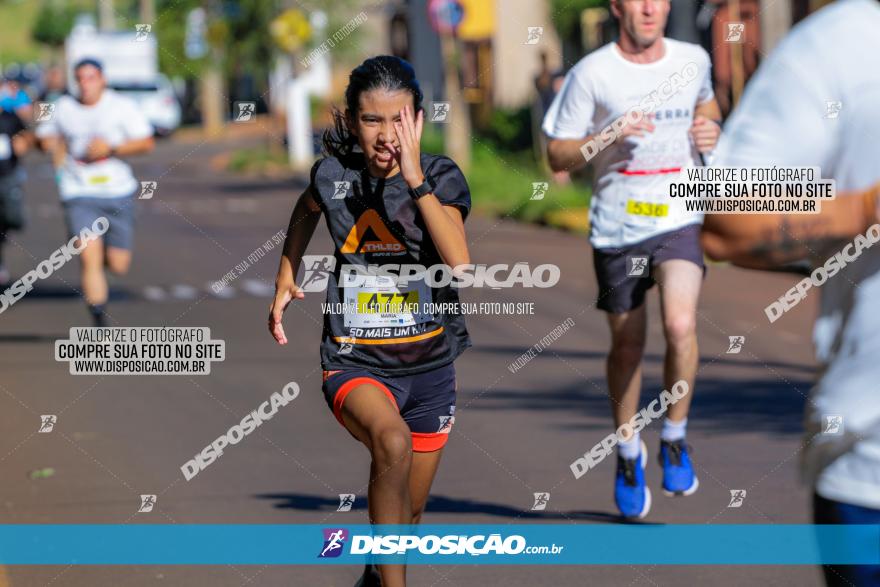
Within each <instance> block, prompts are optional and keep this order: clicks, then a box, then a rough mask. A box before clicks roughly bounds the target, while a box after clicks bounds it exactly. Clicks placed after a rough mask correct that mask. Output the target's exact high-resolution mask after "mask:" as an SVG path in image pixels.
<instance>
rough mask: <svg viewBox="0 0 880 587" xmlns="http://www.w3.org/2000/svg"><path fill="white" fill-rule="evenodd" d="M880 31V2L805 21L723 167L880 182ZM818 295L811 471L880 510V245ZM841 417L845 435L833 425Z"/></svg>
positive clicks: (731, 138)
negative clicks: (876, 62) (816, 171)
mask: <svg viewBox="0 0 880 587" xmlns="http://www.w3.org/2000/svg"><path fill="white" fill-rule="evenodd" d="M878 30H880V2H877V0H839V1H838V2H835V3H833V4H831V5H829V6H827V7H825V8H823V9H822V10H820V11H819V12H817V13H815V14H813V15H812V16H810V17H809V18H807V19H806V20H804V21H803V22H802V23H800V24H799V25H798V26H796V27H795V28H794V29H793V30H792V31H791V33H790V34H789V35H788V37H786V38H785V39H784V41H783V42H782V43H780V45H779V47H778V48H777V49H776V50H775V51H774V52H773V53H772V55H771V56H770V57H769V58H768V59H767V60H766V61H765V62H764V63H763V64H762V65H761V67H760V69H759V70H758V72H757V73H756V75H755V76H754V77H753V78H752V80H751V81H750V82H749V84H748V86H747V88H746V92H745V94H744V95H743V99H742V102H741V103H740V104H739V107H738V108H737V109H736V111H735V112H734V114H733V116H731V118H730V120H729V121H728V124H727V125H726V126H725V129H724V135H723V136H722V138H721V140H720V141H719V144H718V148H717V150H716V159H715V161H714V164H715V165H719V166H724V167H741V166H742V167H766V166H773V165H778V166H780V167H782V166H793V167H807V166H810V167H812V166H816V167H820V168H821V169H822V176H823V177H824V178H826V179H832V178H833V179H835V180H836V182H837V191H838V192H842V191H858V190H864V189H866V188H868V187H870V186H872V185H874V184H875V183H877V182H878V181H880V147H878V141H880V117H878V116H877V105H878V104H880V75H878V74H877V68H876V67H874V66H871V65H870V64H869V63H868V62H867V61H866V59H869V58H870V57H872V56H876V55H880V35H878V34H877V31H878ZM819 295H820V296H821V301H820V310H819V317H818V319H817V320H816V324H815V327H814V331H813V339H814V342H815V344H816V353H817V356H818V359H819V360H820V361H821V362H822V364H823V367H824V369H823V372H822V375H821V376H820V378H819V381H818V383H817V384H816V386H815V387H814V388H813V390H812V393H811V395H810V400H809V401H808V402H807V410H806V420H805V428H806V434H807V443H806V447H805V448H804V459H803V464H804V467H805V473H806V475H807V478H808V479H809V480H810V481H811V482H812V483H815V487H816V492H817V493H818V494H819V495H821V496H822V497H825V498H827V499H832V500H835V501H841V502H844V503H850V504H855V505H861V506H864V507H870V508H875V509H880V312H878V304H880V247H878V245H874V247H872V248H870V249H866V250H865V251H864V252H863V253H862V255H861V256H860V257H859V258H858V259H857V260H856V261H855V262H853V263H850V264H848V265H847V267H845V268H844V269H843V270H842V271H840V273H838V274H837V275H835V276H834V277H832V278H830V279H829V280H828V281H826V282H825V283H824V284H823V285H822V287H821V289H820V290H819ZM783 319H784V318H783ZM771 334H772V333H771ZM792 393H794V392H792ZM767 401H773V400H772V398H767ZM835 416H842V417H843V418H842V420H841V421H840V422H841V424H842V426H841V427H840V428H839V432H840V433H839V434H827V433H825V434H823V433H822V431H823V430H825V428H824V426H825V424H826V420H825V419H826V418H829V417H835Z"/></svg>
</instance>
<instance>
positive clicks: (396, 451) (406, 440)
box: [370, 426, 412, 467]
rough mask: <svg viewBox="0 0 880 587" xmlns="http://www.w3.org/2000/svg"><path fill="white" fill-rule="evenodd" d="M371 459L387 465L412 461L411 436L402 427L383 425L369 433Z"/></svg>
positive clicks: (397, 464)
mask: <svg viewBox="0 0 880 587" xmlns="http://www.w3.org/2000/svg"><path fill="white" fill-rule="evenodd" d="M370 444H371V446H372V453H373V459H374V460H375V461H377V462H379V463H382V464H384V465H385V466H388V467H397V466H401V465H406V466H408V465H409V463H410V462H411V461H412V436H411V435H410V432H409V430H408V429H407V428H404V427H397V426H393V427H385V428H382V429H381V430H378V431H375V432H372V433H371V434H370Z"/></svg>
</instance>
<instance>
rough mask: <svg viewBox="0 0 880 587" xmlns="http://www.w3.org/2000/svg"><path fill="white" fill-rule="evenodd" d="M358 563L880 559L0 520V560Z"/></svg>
mask: <svg viewBox="0 0 880 587" xmlns="http://www.w3.org/2000/svg"><path fill="white" fill-rule="evenodd" d="M622 544H625V545H627V546H626V548H621V547H620V545H622ZM670 545H676V547H675V548H670ZM365 562H375V563H380V564H382V563H400V562H406V563H407V564H432V565H442V564H455V565H461V564H505V565H510V564H524V565H555V564H559V565H816V564H861V565H867V564H873V565H880V525H849V526H838V525H827V526H826V525H823V526H814V525H770V524H753V525H711V526H710V525H611V524H589V525H587V524H520V525H500V524H499V525H471V524H458V525H446V524H444V525H430V524H426V525H421V526H370V525H354V524H352V525H347V526H325V525H274V524H273V525H262V524H235V525H210V524H199V525H184V524H174V525H166V524H162V525H158V524H157V525H147V524H139V525H109V524H108V525H103V524H86V525H78V524H77V525H53V524H45V525H42V524H38V525H0V564H5V565H68V564H81V565H227V564H235V565H265V564H269V565H308V564H363V563H365Z"/></svg>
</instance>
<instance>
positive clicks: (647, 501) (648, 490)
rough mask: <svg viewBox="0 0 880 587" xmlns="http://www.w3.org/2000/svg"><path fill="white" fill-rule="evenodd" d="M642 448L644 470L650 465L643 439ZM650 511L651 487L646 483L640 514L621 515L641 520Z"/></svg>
mask: <svg viewBox="0 0 880 587" xmlns="http://www.w3.org/2000/svg"><path fill="white" fill-rule="evenodd" d="M641 449H642V455H641V457H642V459H641V460H642V463H641V464H642V471H644V470H645V468H646V467H647V466H648V446H647V445H646V444H645V441H644V440H643V441H642V446H641ZM650 511H651V488H650V487H648V486H647V485H645V505H644V506H643V507H642V511H641V512H639V514H638V515H637V516H627V515H623V514H621V515H622V516H623V518H624V519H627V520H641V519H642V518H644V517H645V516H647V515H648V512H650Z"/></svg>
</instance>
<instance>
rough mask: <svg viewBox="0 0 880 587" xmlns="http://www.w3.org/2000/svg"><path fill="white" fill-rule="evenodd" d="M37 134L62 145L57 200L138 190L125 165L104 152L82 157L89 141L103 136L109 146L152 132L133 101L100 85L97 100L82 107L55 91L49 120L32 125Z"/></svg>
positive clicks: (126, 193) (106, 196)
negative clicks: (92, 158) (99, 158)
mask: <svg viewBox="0 0 880 587" xmlns="http://www.w3.org/2000/svg"><path fill="white" fill-rule="evenodd" d="M36 134H37V136H38V137H40V138H45V137H49V136H57V137H60V138H61V139H62V140H64V142H65V143H66V145H67V157H66V159H65V162H64V165H63V167H62V168H61V170H60V172H61V174H60V178H59V184H58V190H59V192H60V194H61V199H62V200H70V199H73V198H81V197H95V198H118V197H122V196H130V195H131V194H133V193H134V192H135V191H136V190H137V189H138V182H137V180H136V179H135V177H134V175H133V174H132V172H131V167H129V166H128V164H126V163H124V162H123V161H121V160H119V159H117V158H115V157H109V158H107V159H104V160H102V161H96V162H93V163H87V162H85V161H83V159H84V158H85V154H86V150H87V149H88V146H89V144H90V143H91V142H92V140H94V139H98V138H100V139H103V140H104V141H106V142H107V143H108V144H109V145H110V146H111V147H117V146H119V145H121V144H122V143H125V142H127V141H131V140H136V139H144V138H147V137H150V136H152V135H153V127H152V126H151V125H150V123H149V121H148V120H147V118H146V116H144V114H143V113H142V112H141V111H140V110H139V109H138V107H137V104H135V102H134V101H133V100H131V99H129V98H126V97H124V96H121V95H119V94H118V93H116V92H114V91H113V90H104V92H103V93H102V94H101V99H100V100H98V102H97V103H95V104H93V105H92V106H86V105H84V104H82V103H81V102H79V100H77V99H76V98H73V97H71V96H61V97H60V98H59V99H58V102H56V105H55V112H54V113H53V115H52V117H51V119H50V120H47V121H45V122H42V123H40V125H39V126H37V130H36Z"/></svg>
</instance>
